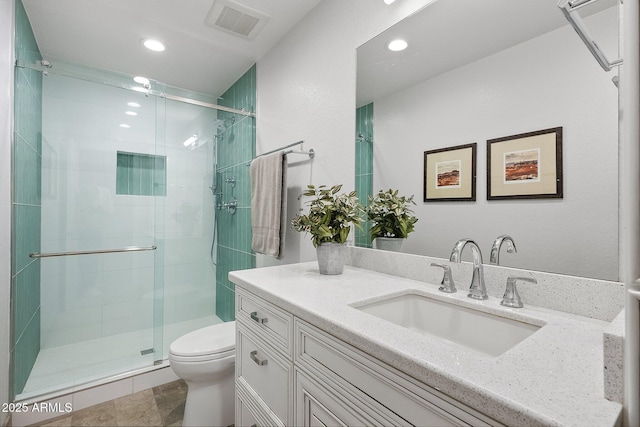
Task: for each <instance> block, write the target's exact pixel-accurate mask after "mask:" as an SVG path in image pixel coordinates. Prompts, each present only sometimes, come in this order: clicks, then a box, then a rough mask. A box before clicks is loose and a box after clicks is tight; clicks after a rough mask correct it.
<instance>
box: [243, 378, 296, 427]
mask: <svg viewBox="0 0 640 427" xmlns="http://www.w3.org/2000/svg"><path fill="white" fill-rule="evenodd" d="M235 425H236V426H238V427H263V426H264V427H285V426H284V424H283V423H282V421H281V420H279V419H278V418H277V417H275V416H274V415H273V414H272V413H271V411H270V410H269V408H266V407H265V406H264V404H262V403H261V402H260V398H259V397H258V396H257V395H255V393H253V392H252V391H249V390H247V389H246V388H245V387H244V386H243V384H242V383H240V384H238V385H236V420H235Z"/></svg>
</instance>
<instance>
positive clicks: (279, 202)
mask: <svg viewBox="0 0 640 427" xmlns="http://www.w3.org/2000/svg"><path fill="white" fill-rule="evenodd" d="M249 173H250V175H251V232H252V237H251V249H253V250H254V251H255V252H257V253H261V254H265V255H271V256H273V257H276V258H280V256H281V255H282V252H283V250H284V236H285V231H286V229H287V227H286V221H287V156H286V155H285V154H284V152H283V151H280V152H278V153H274V154H269V155H266V156H261V157H257V158H255V159H254V160H253V161H252V162H251V167H250V170H249Z"/></svg>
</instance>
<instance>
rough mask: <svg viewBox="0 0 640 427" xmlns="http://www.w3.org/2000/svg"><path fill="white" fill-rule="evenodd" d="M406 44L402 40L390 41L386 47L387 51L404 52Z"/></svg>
mask: <svg viewBox="0 0 640 427" xmlns="http://www.w3.org/2000/svg"><path fill="white" fill-rule="evenodd" d="M407 46H408V44H407V42H406V41H404V40H402V39H396V40H392V41H391V42H389V44H388V45H387V49H389V50H391V51H393V52H399V51H401V50H405V49H406V48H407Z"/></svg>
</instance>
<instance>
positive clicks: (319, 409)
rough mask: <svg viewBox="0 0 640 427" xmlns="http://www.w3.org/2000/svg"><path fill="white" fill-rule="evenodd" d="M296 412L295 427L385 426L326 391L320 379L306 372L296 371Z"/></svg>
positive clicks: (341, 397) (332, 392)
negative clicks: (314, 378) (311, 377)
mask: <svg viewBox="0 0 640 427" xmlns="http://www.w3.org/2000/svg"><path fill="white" fill-rule="evenodd" d="M295 378H296V380H295V382H296V383H295V389H296V402H295V405H296V410H295V413H296V415H295V421H296V422H295V425H296V426H304V427H311V426H313V427H316V426H349V427H357V426H382V425H388V424H387V423H384V422H382V423H381V422H379V421H377V420H376V419H374V418H373V417H371V416H370V415H369V414H367V413H366V412H364V411H361V410H360V408H358V407H356V406H354V405H353V404H352V402H349V401H347V400H345V399H344V396H340V395H339V394H337V393H335V391H334V390H331V389H329V388H325V387H323V386H322V385H321V383H320V382H319V381H317V380H312V379H310V378H309V377H308V376H307V375H306V374H305V373H304V372H302V371H300V370H298V369H296V371H295Z"/></svg>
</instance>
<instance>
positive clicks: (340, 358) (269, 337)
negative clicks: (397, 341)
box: [236, 286, 500, 426]
mask: <svg viewBox="0 0 640 427" xmlns="http://www.w3.org/2000/svg"><path fill="white" fill-rule="evenodd" d="M236 320H237V329H238V333H237V348H236V388H237V392H236V396H237V397H236V425H238V426H245V425H296V426H317V425H347V426H358V425H361V426H376V425H380V426H389V425H397V426H410V425H420V426H429V425H433V426H447V425H451V426H459V425H463V426H464V425H473V426H483V425H500V423H498V422H496V421H495V420H492V419H490V418H487V417H486V416H484V415H483V414H481V413H479V412H478V411H475V410H473V409H471V408H469V407H466V406H465V405H463V404H461V403H460V402H457V401H454V400H453V399H451V398H450V397H448V396H446V395H444V394H443V393H440V392H439V391H437V390H435V389H433V388H431V387H429V386H427V385H425V384H423V383H420V382H418V381H416V380H414V379H412V378H411V377H409V376H407V375H405V374H403V373H402V372H400V371H398V370H396V369H394V368H392V367H390V366H388V365H386V364H384V363H382V362H380V361H378V360H377V359H375V358H374V357H372V356H370V355H367V354H365V353H364V352H362V351H360V350H358V349H356V348H354V347H353V346H351V345H349V344H347V343H345V342H343V341H341V340H339V339H337V338H335V337H333V336H331V335H330V334H328V333H326V332H324V331H322V330H320V329H318V328H316V327H314V326H312V325H310V324H309V323H307V322H305V321H304V320H302V319H299V318H297V317H294V316H293V315H291V314H290V313H287V312H286V311H284V310H282V309H280V308H278V307H276V306H274V305H273V304H270V303H269V302H267V301H265V300H263V299H261V298H259V297H257V296H255V295H253V294H251V293H250V292H248V291H246V290H245V289H243V288H241V287H239V286H238V287H236ZM265 361H266V362H265Z"/></svg>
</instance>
